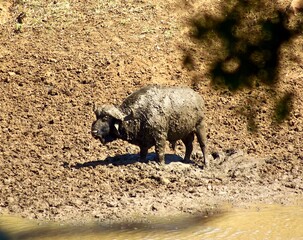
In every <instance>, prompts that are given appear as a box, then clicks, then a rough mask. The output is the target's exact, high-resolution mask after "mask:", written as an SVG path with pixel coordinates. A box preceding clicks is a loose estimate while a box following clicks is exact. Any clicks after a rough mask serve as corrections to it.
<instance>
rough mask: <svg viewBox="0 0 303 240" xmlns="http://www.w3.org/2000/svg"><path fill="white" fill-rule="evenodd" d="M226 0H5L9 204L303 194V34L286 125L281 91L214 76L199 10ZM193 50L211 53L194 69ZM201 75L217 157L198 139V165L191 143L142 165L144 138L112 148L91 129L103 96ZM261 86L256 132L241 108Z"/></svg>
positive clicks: (2, 108) (46, 211) (208, 201)
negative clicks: (188, 148) (275, 94)
mask: <svg viewBox="0 0 303 240" xmlns="http://www.w3.org/2000/svg"><path fill="white" fill-rule="evenodd" d="M278 3H279V4H280V5H281V7H285V6H286V5H287V3H286V1H285V2H282V1H280V2H278ZM219 5H220V1H203V2H202V3H201V2H200V1H178V0H171V1H162V0H159V1H156V2H155V3H151V2H150V1H139V0H132V1H127V2H125V1H118V0H113V1H81V0H75V1H74V0H73V1H71V0H64V1H35V0H33V1H27V0H24V1H0V10H1V11H0V28H1V29H0V32H1V34H0V62H1V65H0V127H1V128H0V213H1V214H16V215H20V216H22V217H24V218H30V219H33V218H36V219H41V220H62V221H72V220H76V221H83V220H88V219H98V220H100V221H111V220H117V219H128V218H133V217H142V216H143V217H144V216H150V215H157V216H166V215H174V214H180V213H193V214H194V213H197V212H198V213H199V212H201V211H204V210H205V209H207V208H209V209H214V208H216V207H219V206H220V205H221V204H225V203H229V204H232V205H236V206H247V205H248V204H250V203H256V202H264V203H281V204H290V203H291V202H292V200H293V199H296V198H298V197H302V191H303V180H302V178H303V147H302V141H303V136H302V132H303V120H302V115H303V110H302V109H303V97H302V93H301V92H302V90H303V81H302V78H303V71H302V68H303V62H302V60H303V55H302V46H303V39H302V37H297V38H296V39H294V40H293V41H292V42H290V43H289V44H286V45H285V46H284V47H283V49H282V51H281V52H282V54H281V67H280V68H281V69H280V79H281V81H280V83H279V85H278V86H277V88H278V90H279V92H281V93H284V92H286V91H291V92H293V93H295V99H294V101H295V102H294V109H293V111H292V113H291V115H290V117H289V119H287V120H286V121H285V122H284V123H282V124H280V125H277V126H276V125H273V124H272V120H271V119H272V118H271V116H272V114H273V107H272V105H271V103H272V101H273V100H272V98H271V97H270V96H269V95H268V94H267V92H268V89H266V88H263V87H262V86H261V87H260V88H259V89H258V91H243V92H239V93H230V92H228V91H226V90H224V89H214V88H212V87H211V86H210V79H209V77H208V75H207V74H206V70H207V67H206V65H207V64H206V63H207V61H208V60H207V54H210V53H209V52H207V50H208V49H199V50H196V48H197V46H196V45H195V44H194V43H193V42H192V41H191V40H190V38H189V34H188V32H189V26H188V24H187V23H188V22H187V19H188V18H189V17H190V16H193V14H195V13H196V12H198V11H210V12H211V11H216V9H217V8H218V6H219ZM22 13H25V14H23V15H22ZM20 14H21V15H20ZM24 16H25V17H24ZM298 17H300V16H298ZM184 49H190V50H191V51H201V55H200V56H201V57H200V58H199V59H198V60H199V63H200V64H199V66H198V69H196V71H195V72H190V71H188V70H187V69H185V68H183V67H182V60H183V57H184ZM193 78H194V79H199V81H198V83H199V84H198V85H197V84H195V89H196V90H197V91H198V92H199V93H200V94H201V95H202V96H203V98H204V99H205V102H206V114H205V115H206V123H207V138H208V149H209V156H208V158H209V161H210V166H209V168H207V169H203V168H202V167H201V154H200V149H199V148H198V145H197V143H196V142H195V149H194V154H193V163H191V164H184V163H182V162H181V157H182V156H183V154H184V147H183V146H182V145H178V146H177V149H176V152H172V151H171V150H170V149H169V148H168V149H167V154H168V155H167V158H166V164H165V165H164V166H160V165H158V164H157V163H156V162H155V161H153V158H154V153H153V150H152V149H151V151H150V154H149V156H148V158H149V159H150V161H149V163H141V162H138V161H137V157H138V155H136V153H137V152H138V148H137V147H135V146H132V145H130V144H128V143H126V142H123V141H117V142H113V143H111V144H108V145H106V146H101V145H100V143H99V142H98V141H96V140H95V139H93V138H92V137H91V135H90V127H91V124H92V122H93V120H94V114H93V111H92V107H93V104H94V103H95V102H97V103H113V104H119V103H120V102H121V101H122V100H123V99H124V98H125V97H126V96H127V95H128V94H130V93H131V92H133V91H134V90H136V89H138V88H140V87H142V86H146V85H148V84H164V85H187V86H191V85H192V79H193ZM250 97H253V98H254V99H258V100H259V101H257V105H256V106H255V107H256V116H255V117H256V120H257V127H258V131H257V132H250V131H248V125H247V118H246V117H245V115H243V114H239V112H240V111H239V109H241V108H243V106H246V105H247V104H249V103H250Z"/></svg>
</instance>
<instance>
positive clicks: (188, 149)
mask: <svg viewBox="0 0 303 240" xmlns="http://www.w3.org/2000/svg"><path fill="white" fill-rule="evenodd" d="M194 138H195V135H194V133H193V132H192V133H190V134H188V135H187V136H186V137H185V138H182V142H183V143H184V145H185V156H184V162H190V156H191V153H192V151H193V141H194Z"/></svg>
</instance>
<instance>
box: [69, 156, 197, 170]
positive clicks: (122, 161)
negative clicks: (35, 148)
mask: <svg viewBox="0 0 303 240" xmlns="http://www.w3.org/2000/svg"><path fill="white" fill-rule="evenodd" d="M136 162H140V158H139V154H123V155H117V156H115V157H107V158H106V159H104V160H96V161H90V162H85V163H76V164H75V165H72V166H71V167H72V168H76V169H79V168H85V167H96V166H99V165H101V166H104V165H106V166H107V165H114V166H126V165H129V164H134V163H136ZM172 162H183V158H181V157H180V156H178V155H175V154H166V155H165V164H170V163H172ZM146 163H157V162H156V154H155V153H150V154H148V155H147V160H146ZM188 163H189V164H191V163H194V162H192V161H190V162H188ZM63 165H65V164H63Z"/></svg>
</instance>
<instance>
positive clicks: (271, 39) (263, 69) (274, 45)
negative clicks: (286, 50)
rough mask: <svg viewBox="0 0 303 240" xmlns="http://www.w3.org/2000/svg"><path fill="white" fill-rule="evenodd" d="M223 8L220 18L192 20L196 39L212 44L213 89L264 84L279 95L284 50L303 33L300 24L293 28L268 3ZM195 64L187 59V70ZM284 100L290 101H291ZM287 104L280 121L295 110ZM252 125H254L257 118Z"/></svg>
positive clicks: (230, 4) (279, 114)
mask: <svg viewBox="0 0 303 240" xmlns="http://www.w3.org/2000/svg"><path fill="white" fill-rule="evenodd" d="M222 5H223V6H222V9H221V13H220V14H217V15H216V16H213V15H209V14H202V15H200V16H198V17H195V18H194V19H192V21H191V25H192V29H193V31H192V35H191V37H192V39H193V40H194V41H198V42H201V43H203V42H204V43H207V49H209V51H210V52H212V53H213V54H212V55H213V56H214V57H213V58H212V59H211V63H210V64H209V69H208V72H209V75H210V76H211V83H212V85H213V86H216V87H218V86H219V87H227V88H228V89H229V90H230V91H233V92H235V91H237V90H241V89H243V88H249V89H256V87H259V86H261V85H263V86H267V87H269V88H271V89H274V90H275V89H276V85H277V83H278V81H279V62H280V50H281V47H282V45H283V44H285V43H287V42H288V41H289V40H291V39H292V38H293V37H294V36H296V35H297V34H298V33H299V32H300V29H301V27H300V25H297V26H295V27H294V28H290V27H289V26H288V17H289V16H287V14H286V13H285V11H282V10H278V9H276V8H275V7H274V5H273V4H269V3H268V2H267V1H265V0H258V1H244V0H242V1H240V0H239V1H234V0H230V1H225V2H224V3H222ZM214 39H216V41H214ZM192 59H193V57H192V56H189V55H188V54H187V55H186V58H185V59H184V65H186V66H187V68H188V66H190V67H192V68H193V67H194V66H195V63H194V62H193V61H192ZM283 99H284V100H285V101H284V102H287V101H290V100H289V99H290V97H289V96H288V98H285V97H284V98H283ZM291 99H293V96H292V97H291ZM282 105H283V104H277V106H279V107H277V108H276V111H277V113H276V115H277V117H276V118H277V119H279V120H278V121H279V122H281V121H282V120H283V119H284V118H285V117H286V116H287V115H288V114H289V113H288V112H287V111H289V110H290V109H291V108H290V107H286V106H288V105H289V104H284V105H283V106H282ZM249 122H251V123H252V122H253V121H252V119H251V120H250V121H249ZM253 125H254V124H252V125H251V126H253ZM252 129H255V126H254V127H252Z"/></svg>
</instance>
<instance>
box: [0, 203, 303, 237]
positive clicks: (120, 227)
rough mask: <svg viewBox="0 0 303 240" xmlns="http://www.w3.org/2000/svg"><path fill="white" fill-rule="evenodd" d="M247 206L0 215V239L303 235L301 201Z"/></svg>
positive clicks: (302, 207) (302, 205)
mask: <svg viewBox="0 0 303 240" xmlns="http://www.w3.org/2000/svg"><path fill="white" fill-rule="evenodd" d="M301 203H302V204H298V205H296V206H278V205H266V206H259V205H258V206H250V207H247V208H245V209H244V208H236V209H235V208H233V209H231V208H228V209H224V210H222V211H218V212H217V213H213V214H208V215H207V216H206V215H200V216H195V217H188V216H187V217H185V216H184V217H182V216H179V217H176V218H172V219H160V218H158V217H157V218H155V219H154V218H153V219H150V220H148V221H141V222H140V221H138V220H137V221H135V222H127V223H115V224H110V225H102V224H100V223H99V224H98V223H91V224H87V225H80V224H79V225H68V224H63V225H62V224H58V223H43V222H42V223H41V222H37V221H28V220H26V219H21V218H16V217H12V216H1V217H0V239H1V240H2V239H3V240H10V239H44V240H45V239H67V240H69V239H105V240H107V239H111V240H112V239H116V240H119V239H123V240H125V239H150V240H155V239H161V240H163V239H227V240H228V239H230V240H231V239H303V202H301Z"/></svg>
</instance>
